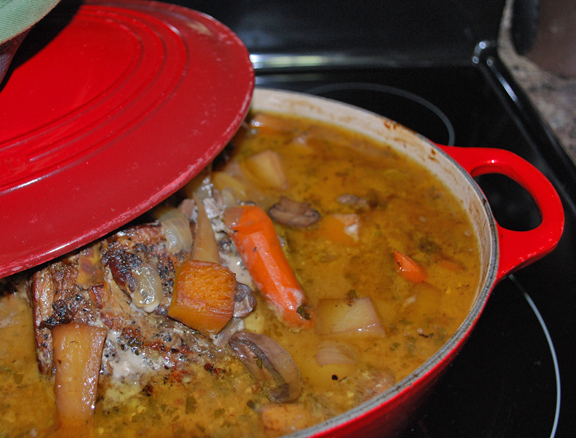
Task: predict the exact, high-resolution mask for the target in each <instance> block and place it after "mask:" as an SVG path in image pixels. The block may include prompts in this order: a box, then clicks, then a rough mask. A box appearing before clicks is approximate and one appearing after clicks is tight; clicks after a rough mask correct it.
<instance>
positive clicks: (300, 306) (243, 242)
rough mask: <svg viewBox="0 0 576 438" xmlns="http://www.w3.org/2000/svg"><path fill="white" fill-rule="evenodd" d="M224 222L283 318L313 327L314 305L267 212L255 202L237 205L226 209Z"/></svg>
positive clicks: (297, 325)
mask: <svg viewBox="0 0 576 438" xmlns="http://www.w3.org/2000/svg"><path fill="white" fill-rule="evenodd" d="M224 223H225V224H226V226H227V227H228V228H229V229H231V230H232V231H233V233H231V238H232V240H233V241H234V244H235V245H236V248H237V249H238V252H239V253H240V255H241V257H242V260H243V261H244V264H245V265H246V268H247V269H248V272H249V273H250V275H251V276H252V279H253V280H254V283H255V284H256V286H257V287H258V289H259V290H260V292H261V293H262V295H263V296H264V297H265V298H266V299H267V301H268V302H269V303H270V304H271V305H272V306H273V307H274V308H275V309H276V311H277V312H278V313H279V315H280V318H281V319H282V320H283V321H284V322H285V323H286V325H288V326H289V327H292V328H296V329H300V328H310V327H312V326H313V325H314V315H313V314H312V309H311V306H310V304H309V303H308V299H307V298H306V295H305V294H304V291H303V290H302V288H301V287H300V284H299V283H298V280H297V279H296V276H295V275H294V272H293V271H292V268H291V267H290V264H289V263H288V260H287V259H286V255H285V254H284V251H283V250H282V246H281V245H280V241H279V240H278V236H277V234H276V230H275V229H274V224H273V223H272V220H271V219H270V217H269V216H268V215H267V214H266V212H265V211H264V210H263V209H262V208H260V207H258V206H255V205H244V206H241V207H235V208H232V209H229V210H227V211H226V212H225V213H224Z"/></svg>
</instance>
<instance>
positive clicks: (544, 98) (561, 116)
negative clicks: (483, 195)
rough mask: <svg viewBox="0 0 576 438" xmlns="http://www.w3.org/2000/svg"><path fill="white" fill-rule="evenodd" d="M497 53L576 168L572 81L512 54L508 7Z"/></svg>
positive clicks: (575, 81) (575, 100)
mask: <svg viewBox="0 0 576 438" xmlns="http://www.w3.org/2000/svg"><path fill="white" fill-rule="evenodd" d="M508 3H510V2H508ZM498 50H499V54H500V57H501V58H502V60H503V62H504V63H505V64H506V66H507V67H508V68H509V69H510V72H511V73H512V75H513V76H514V78H515V79H516V81H517V82H518V84H519V85H520V86H521V87H522V88H523V89H524V90H525V91H526V94H527V95H528V96H529V98H530V99H531V100H532V102H533V104H534V106H535V107H536V108H537V109H538V111H539V112H540V114H541V115H542V116H543V118H544V120H545V121H546V122H547V123H548V125H549V126H550V127H551V128H552V130H553V131H554V133H555V134H556V136H557V137H558V139H559V140H560V142H561V143H562V144H563V146H564V148H565V149H566V151H567V153H568V155H569V156H570V157H571V158H572V160H573V162H574V163H575V164H576V123H575V121H576V78H564V77H561V76H559V75H557V74H554V73H551V72H548V71H546V70H544V69H543V68H541V67H540V66H538V65H537V64H535V63H534V62H532V61H531V60H530V59H528V58H526V57H524V56H520V55H518V54H517V53H516V51H515V50H514V46H513V44H512V41H511V38H510V7H509V6H507V9H506V11H505V14H504V18H503V20H502V26H501V31H500V39H499V41H498Z"/></svg>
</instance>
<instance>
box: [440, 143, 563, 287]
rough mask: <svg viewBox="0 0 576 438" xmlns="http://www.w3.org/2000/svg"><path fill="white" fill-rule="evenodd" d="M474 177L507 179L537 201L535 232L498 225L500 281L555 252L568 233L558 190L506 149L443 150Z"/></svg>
mask: <svg viewBox="0 0 576 438" xmlns="http://www.w3.org/2000/svg"><path fill="white" fill-rule="evenodd" d="M440 148H441V149H442V150H443V151H444V152H446V153H447V154H448V155H450V156H451V157H452V158H454V159H455V160H456V161H457V162H458V163H459V164H460V165H461V166H462V167H463V168H464V169H465V170H466V171H467V172H468V173H469V174H470V175H471V176H472V177H476V176H480V175H484V174H487V173H499V174H502V175H505V176H507V177H509V178H511V179H512V180H514V181H516V182H517V183H518V184H520V185H521V186H522V187H523V188H524V189H525V190H526V191H528V193H529V194H530V195H531V196H532V198H534V201H535V202H536V205H537V206H538V209H539V210H540V216H541V218H542V222H541V223H540V225H538V226H537V227H536V228H534V229H533V230H529V231H513V230H509V229H506V228H503V227H501V226H500V225H499V224H498V223H497V224H496V225H497V228H498V240H499V246H500V254H499V255H500V257H499V263H498V272H497V277H496V281H499V280H501V279H502V278H504V277H505V276H506V275H508V274H510V273H512V272H513V271H515V270H517V269H520V268H522V267H524V266H527V265H529V264H530V263H532V262H534V261H536V260H538V259H540V258H541V257H543V256H545V255H546V254H548V253H549V252H550V251H552V250H553V249H554V248H555V247H556V245H557V244H558V241H559V240H560V237H561V236H562V232H563V230H564V210H563V207H562V202H561V201H560V197H559V196H558V193H557V192H556V190H555V189H554V186H552V184H551V183H550V181H548V179H547V178H546V177H545V176H544V175H543V174H542V173H541V172H540V171H539V170H538V169H537V168H536V167H534V166H533V165H532V164H530V163H529V162H527V161H526V160H524V159H523V158H521V157H519V156H518V155H516V154H514V153H512V152H509V151H507V150H504V149H493V148H463V147H454V146H440Z"/></svg>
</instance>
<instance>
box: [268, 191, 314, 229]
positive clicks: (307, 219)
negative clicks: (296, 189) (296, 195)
mask: <svg viewBox="0 0 576 438" xmlns="http://www.w3.org/2000/svg"><path fill="white" fill-rule="evenodd" d="M268 214H269V215H270V217H271V218H272V219H274V220H275V221H276V222H278V223H280V224H283V225H288V226H290V227H295V228H305V227H308V226H310V225H312V224H314V223H316V222H318V220H319V219H320V213H318V212H317V211H316V210H314V209H313V208H311V207H310V204H309V203H307V202H297V201H293V200H292V199H290V198H287V197H286V196H282V197H281V198H280V202H277V203H276V204H274V205H273V206H272V207H270V210H268Z"/></svg>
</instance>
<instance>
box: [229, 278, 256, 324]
mask: <svg viewBox="0 0 576 438" xmlns="http://www.w3.org/2000/svg"><path fill="white" fill-rule="evenodd" d="M254 307H256V297H255V296H254V292H252V289H250V287H249V286H247V285H245V284H244V283H240V282H238V281H237V282H236V293H235V294H234V318H244V317H245V316H247V315H248V314H249V313H250V312H252V310H254Z"/></svg>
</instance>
